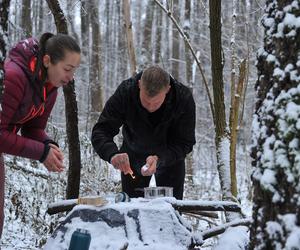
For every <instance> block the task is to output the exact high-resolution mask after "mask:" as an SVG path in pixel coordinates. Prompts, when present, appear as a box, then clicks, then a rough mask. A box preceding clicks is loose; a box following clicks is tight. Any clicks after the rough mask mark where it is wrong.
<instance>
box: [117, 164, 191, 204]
mask: <svg viewBox="0 0 300 250" xmlns="http://www.w3.org/2000/svg"><path fill="white" fill-rule="evenodd" d="M134 174H135V176H136V177H135V179H132V178H131V176H130V175H129V174H128V175H124V174H123V173H122V174H121V180H122V190H123V192H125V193H127V194H128V195H129V197H131V198H136V197H144V187H148V186H149V183H150V179H151V176H141V175H138V174H137V173H136V172H135V173H134ZM184 177H185V164H184V161H178V162H176V164H174V165H172V166H169V167H167V168H164V169H158V170H157V172H156V174H155V180H156V185H157V186H158V187H159V186H164V187H173V196H174V197H175V198H176V199H178V200H182V198H183V186H184Z"/></svg>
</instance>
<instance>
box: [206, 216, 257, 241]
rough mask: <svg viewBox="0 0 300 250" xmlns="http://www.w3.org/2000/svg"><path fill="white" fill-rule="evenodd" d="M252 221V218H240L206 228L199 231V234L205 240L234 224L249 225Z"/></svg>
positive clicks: (234, 225)
mask: <svg viewBox="0 0 300 250" xmlns="http://www.w3.org/2000/svg"><path fill="white" fill-rule="evenodd" d="M251 222H252V218H247V219H242V220H236V221H232V222H229V223H225V224H223V225H221V226H218V227H215V228H212V229H209V230H206V231H203V232H201V236H202V239H203V240H206V239H208V238H211V237H214V236H217V235H219V234H222V233H224V232H225V230H226V229H227V228H229V227H236V226H249V225H250V224H251Z"/></svg>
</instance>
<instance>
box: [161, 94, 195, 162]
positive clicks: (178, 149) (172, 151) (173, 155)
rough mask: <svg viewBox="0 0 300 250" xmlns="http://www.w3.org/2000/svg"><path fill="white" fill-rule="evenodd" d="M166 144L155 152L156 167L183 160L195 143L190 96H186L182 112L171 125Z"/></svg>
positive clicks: (191, 99) (192, 107) (192, 100)
mask: <svg viewBox="0 0 300 250" xmlns="http://www.w3.org/2000/svg"><path fill="white" fill-rule="evenodd" d="M168 137H169V138H168V140H169V141H168V145H167V148H166V149H165V150H162V151H160V152H158V153H157V155H158V167H162V168H163V167H164V166H169V165H172V164H174V163H175V162H176V161H178V160H184V159H185V157H186V155H187V154H188V153H189V152H191V151H192V149H193V145H194V144H195V142H196V140H195V102H194V99H193V97H192V95H191V96H190V98H188V101H187V103H186V106H185V109H184V112H183V113H182V114H181V116H180V117H179V118H178V120H177V121H176V122H175V123H174V124H173V125H172V127H171V132H170V133H169V135H168Z"/></svg>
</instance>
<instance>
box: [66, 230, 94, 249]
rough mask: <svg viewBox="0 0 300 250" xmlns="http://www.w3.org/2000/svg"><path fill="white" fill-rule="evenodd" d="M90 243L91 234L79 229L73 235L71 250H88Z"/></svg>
mask: <svg viewBox="0 0 300 250" xmlns="http://www.w3.org/2000/svg"><path fill="white" fill-rule="evenodd" d="M90 243H91V234H90V232H89V231H88V230H85V229H81V228H77V229H76V230H75V231H74V232H73V234H72V237H71V242H70V246H69V250H88V249H89V248H90Z"/></svg>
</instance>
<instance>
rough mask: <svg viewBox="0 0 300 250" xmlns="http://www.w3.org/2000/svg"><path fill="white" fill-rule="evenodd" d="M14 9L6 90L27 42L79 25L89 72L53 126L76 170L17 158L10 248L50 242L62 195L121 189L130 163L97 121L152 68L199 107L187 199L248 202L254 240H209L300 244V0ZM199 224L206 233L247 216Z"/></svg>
mask: <svg viewBox="0 0 300 250" xmlns="http://www.w3.org/2000/svg"><path fill="white" fill-rule="evenodd" d="M0 10H1V14H0V17H1V18H0V27H1V28H0V51H1V53H0V83H1V85H0V86H1V95H2V91H3V88H2V86H3V80H4V78H5V72H4V71H3V69H4V60H5V57H7V53H8V51H9V50H10V49H11V48H12V47H13V46H14V45H15V44H16V43H17V42H18V41H20V40H23V39H25V38H28V37H36V38H39V37H40V36H41V35H42V34H43V33H44V32H52V33H66V34H69V35H71V36H72V37H73V38H75V40H76V41H77V42H78V44H79V45H80V47H81V63H80V67H79V69H78V70H77V71H76V74H75V77H74V80H75V81H74V83H73V84H70V85H67V86H64V87H63V88H61V89H60V90H59V93H58V97H57V101H56V103H55V106H54V109H53V111H52V113H51V115H50V118H49V120H48V123H47V133H48V134H49V135H50V136H51V138H52V139H53V140H54V141H56V142H57V143H58V145H59V146H60V148H61V150H62V151H63V152H64V154H65V158H64V165H65V168H66V170H65V171H64V172H62V173H51V172H48V171H47V169H46V168H45V167H44V166H43V165H42V164H41V163H39V162H38V161H35V160H29V159H25V158H22V157H16V156H13V155H9V154H4V161H5V206H4V212H5V222H4V229H3V235H2V238H1V244H0V246H1V248H2V249H41V248H43V246H44V244H45V243H46V241H47V239H48V238H49V237H50V235H51V234H52V233H53V231H54V229H55V228H56V227H57V225H58V224H59V221H61V220H62V219H63V217H64V216H65V214H62V213H59V214H56V215H51V216H50V215H49V214H47V213H46V210H47V207H48V205H49V204H50V203H52V202H56V201H58V200H63V199H73V198H78V197H79V196H87V195H99V196H105V195H111V194H115V193H118V192H120V191H121V179H120V174H119V171H118V170H115V169H114V168H113V167H112V166H111V165H110V164H109V163H108V162H106V161H103V160H101V159H100V158H99V156H98V155H97V154H96V153H95V151H94V149H93V147H92V144H91V133H92V128H93V126H94V124H95V123H96V122H97V119H98V117H99V115H100V113H101V112H102V110H103V107H104V105H105V103H106V101H107V100H108V98H109V97H110V96H111V95H112V94H113V93H114V92H115V90H116V88H117V87H118V85H119V84H120V83H121V82H122V81H123V80H125V79H128V78H130V77H131V76H132V75H134V74H135V73H137V72H140V71H142V70H143V69H145V68H146V67H148V66H150V65H160V66H161V67H162V68H163V69H165V70H166V71H167V72H169V73H170V74H171V75H172V76H173V77H174V78H175V79H177V80H178V81H179V82H181V83H183V84H184V85H185V86H187V87H188V88H189V89H190V90H191V91H192V94H193V97H194V100H195V103H196V128H195V134H196V144H195V145H194V147H193V151H192V152H191V153H190V154H188V155H187V157H186V159H185V162H186V175H185V184H184V200H195V201H197V200H198V201H199V200H204V201H231V202H236V203H238V204H239V205H240V207H241V210H242V213H241V216H242V217H243V218H251V223H249V224H247V227H246V229H247V230H246V235H247V237H246V240H244V242H242V243H236V245H234V240H231V241H232V242H231V243H230V244H228V246H227V248H226V244H225V243H224V242H226V240H223V241H222V236H217V237H211V238H209V239H208V240H205V241H204V243H203V245H202V246H201V248H195V249H221V247H222V249H300V233H299V232H300V230H299V224H300V221H299V220H300V210H299V200H300V199H299V189H300V186H299V177H300V170H299V168H300V165H299V159H300V152H299V149H300V141H299V133H300V126H299V124H298V119H299V116H300V106H299V105H300V102H299V97H300V89H299V87H298V86H299V83H300V3H299V1H298V0H287V1H283V0H266V1H262V0H240V1H237V0H223V1H219V0H182V1H179V0H143V1H141V0H131V1H130V0H110V1H109V0H102V1H100V0H89V1H88V0H78V1H77V0H66V1H58V0H46V1H39V0H1V1H0ZM0 100H1V99H0ZM1 110H2V109H0V111H1ZM0 119H1V116H0ZM0 133H1V130H0ZM115 143H116V144H117V145H121V143H122V134H121V133H119V135H118V136H117V137H116V138H115ZM0 153H1V152H0ZM186 219H187V220H189V221H190V222H191V223H192V226H193V229H195V230H200V231H203V230H206V229H209V228H211V227H212V226H216V225H222V224H225V223H230V222H232V221H233V220H234V219H236V216H230V213H229V214H227V213H223V212H220V213H219V216H218V218H210V217H208V218H207V217H206V216H200V217H199V216H191V215H189V216H188V215H186ZM244 228H245V227H243V229H240V230H244ZM236 235H238V233H235V234H234V235H233V236H232V235H231V236H229V237H233V238H235V236H236ZM227 237H228V236H227ZM237 238H238V237H237ZM224 244H225V245H224ZM128 249H130V248H128Z"/></svg>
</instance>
